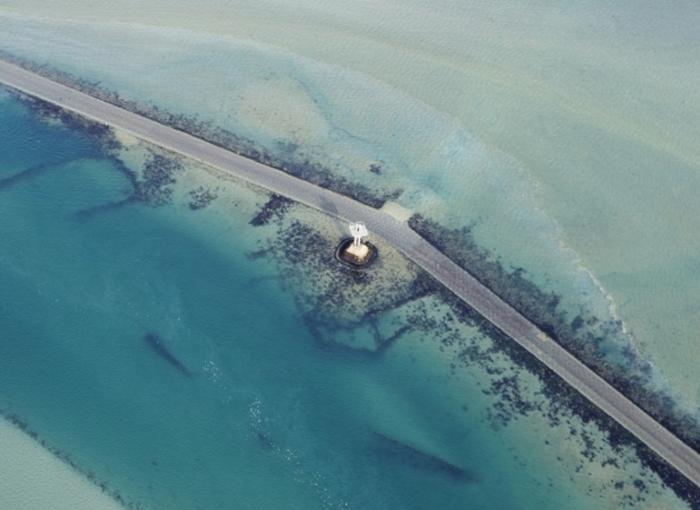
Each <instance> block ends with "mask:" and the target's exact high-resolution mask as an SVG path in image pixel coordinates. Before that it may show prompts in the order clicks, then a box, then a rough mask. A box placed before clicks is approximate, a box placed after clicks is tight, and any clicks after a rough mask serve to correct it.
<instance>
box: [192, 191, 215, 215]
mask: <svg viewBox="0 0 700 510" xmlns="http://www.w3.org/2000/svg"><path fill="white" fill-rule="evenodd" d="M218 190H219V188H216V189H215V190H214V191H213V192H212V191H211V190H210V189H208V188H204V187H203V186H200V187H199V188H197V189H193V190H191V191H189V192H188V193H187V194H188V195H189V196H190V199H191V200H190V202H189V204H187V205H188V206H189V208H190V209H191V210H193V211H199V210H201V209H205V208H206V207H208V206H209V204H211V203H212V202H213V201H214V200H216V199H217V198H218V195H217V194H216V191H218Z"/></svg>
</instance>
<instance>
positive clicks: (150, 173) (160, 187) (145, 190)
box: [134, 153, 182, 207]
mask: <svg viewBox="0 0 700 510" xmlns="http://www.w3.org/2000/svg"><path fill="white" fill-rule="evenodd" d="M181 171H182V163H180V161H179V160H178V159H175V158H171V157H165V156H162V155H160V154H155V153H151V157H150V159H149V160H148V161H147V162H146V163H145V165H144V167H143V172H142V175H141V179H139V180H138V181H136V187H135V190H134V198H135V199H136V200H137V201H139V202H141V203H144V204H146V205H150V206H152V207H159V206H163V205H169V204H171V203H172V194H173V190H172V188H171V187H170V186H171V185H172V184H175V182H176V180H175V175H176V173H178V172H181Z"/></svg>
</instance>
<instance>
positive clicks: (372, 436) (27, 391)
mask: <svg viewBox="0 0 700 510" xmlns="http://www.w3.org/2000/svg"><path fill="white" fill-rule="evenodd" d="M0 118H1V119H2V120H3V122H2V123H0V126H1V127H0V146H2V147H7V148H9V149H10V150H8V151H3V152H2V153H0V218H1V223H0V407H1V408H2V409H3V410H4V411H5V412H6V413H13V414H14V415H16V416H17V417H19V418H20V419H21V420H23V421H25V422H26V423H28V424H29V426H30V428H31V429H33V430H35V431H36V432H37V433H38V435H39V437H40V438H41V439H42V440H43V441H45V442H46V444H48V445H49V446H51V447H52V448H54V449H56V450H58V451H60V452H62V453H63V454H64V455H68V456H69V457H70V458H71V459H72V460H73V461H74V462H75V463H76V464H77V465H78V466H79V468H80V469H81V470H83V471H84V472H86V473H91V474H92V475H94V477H95V478H96V479H98V480H101V481H104V482H106V483H107V485H108V486H109V487H110V489H112V490H115V491H117V492H119V493H121V494H122V495H123V496H124V497H125V499H127V500H128V501H133V502H136V503H139V504H142V505H143V506H144V507H145V508H151V509H166V508H167V509H169V510H179V509H190V508H222V509H224V508H269V509H275V508H285V509H288V508H299V509H302V508H303V509H312V508H362V509H373V508H376V509H388V508H396V509H399V508H400V509H427V508H444V509H449V508H465V505H466V507H468V508H482V509H499V510H501V509H508V508H513V509H515V508H518V509H523V508H533V509H534V508H538V509H547V508H563V507H564V506H566V507H567V508H572V509H573V508H600V503H601V501H600V497H601V496H600V495H599V494H597V493H595V492H593V493H590V492H588V490H589V489H588V488H587V487H586V486H584V485H580V483H579V482H576V481H574V480H573V478H572V477H573V476H574V472H573V471H572V470H568V471H567V469H569V468H564V467H561V466H559V467H557V465H556V464H547V462H548V461H547V458H554V457H555V456H556V455H564V453H559V454H557V453H556V451H549V449H551V448H552V447H550V446H547V447H545V446H544V444H543V442H542V440H541V437H547V434H546V433H545V434H544V435H538V436H537V437H535V436H533V437H530V438H528V439H527V440H526V441H522V442H521V441H520V440H519V439H518V438H519V434H520V435H521V436H522V432H518V431H519V428H518V427H519V426H518V425H511V426H510V428H509V429H508V431H507V432H506V431H503V432H500V431H499V430H498V429H497V428H494V426H493V421H489V420H488V419H486V418H485V415H486V414H487V409H488V406H489V405H490V404H489V403H488V402H487V400H486V397H484V396H483V393H482V391H481V389H480V388H478V387H476V386H474V385H473V383H472V385H470V384H464V383H463V382H460V381H456V382H455V380H454V379H451V378H450V377H449V376H448V374H447V373H446V371H447V368H448V367H447V365H446V364H444V363H443V364H440V363H436V362H435V361H434V360H433V359H431V358H430V357H429V356H427V357H424V358H423V357H421V356H418V355H417V354H416V352H420V351H414V352H413V354H411V352H412V351H408V350H406V344H410V343H411V342H415V340H410V339H409V341H406V342H404V343H403V344H402V346H399V347H397V348H396V349H395V351H390V354H388V355H385V356H383V357H379V358H377V357H368V356H366V355H361V354H360V353H357V352H352V351H347V350H337V349H330V348H328V347H323V346H321V345H319V344H318V343H317V342H316V341H315V340H314V339H313V336H312V335H311V334H310V332H309V331H308V329H307V326H306V325H305V323H304V322H303V320H302V319H301V317H299V314H298V310H297V308H296V306H295V304H294V300H293V296H292V295H289V294H287V293H285V292H284V291H282V290H281V289H280V287H279V285H278V283H277V280H276V279H275V276H276V275H277V271H278V268H277V266H276V265H275V264H274V263H273V262H272V261H271V260H267V259H257V260H253V259H251V258H249V257H248V256H247V255H246V254H247V252H248V251H249V250H251V249H252V248H253V246H252V245H249V241H248V240H247V237H246V234H245V232H241V233H239V234H235V233H233V232H232V233H231V235H238V236H239V239H240V241H239V248H240V249H239V250H234V251H231V250H223V249H220V248H221V247H220V246H218V247H217V236H218V235H221V232H222V231H225V230H226V229H225V228H223V227H222V226H221V225H218V224H216V220H215V218H214V217H212V216H208V217H207V216H201V218H202V219H201V220H197V219H196V218H200V217H199V216H194V218H195V219H194V220H191V218H190V217H189V216H188V218H189V219H190V220H191V221H189V220H188V221H184V220H183V218H184V216H183V215H190V214H199V213H194V212H189V211H188V210H185V209H183V208H180V209H178V208H176V207H163V208H151V207H146V206H143V205H136V204H129V205H124V206H122V207H116V208H112V209H109V210H106V211H104V212H102V213H100V214H95V215H92V216H89V217H85V216H81V215H80V214H78V213H79V212H80V211H84V210H89V209H92V208H94V207H97V206H100V205H104V204H110V203H117V202H119V201H121V200H123V199H124V198H126V197H127V196H128V195H129V193H130V183H129V180H128V179H127V177H126V176H125V175H124V174H123V173H121V172H120V171H119V170H118V169H117V167H116V166H115V165H114V163H113V162H112V161H111V160H109V159H108V158H106V157H105V156H104V155H103V154H102V153H101V151H100V149H99V148H98V146H97V144H96V142H95V141H93V140H91V139H90V138H88V137H87V136H85V135H83V134H80V133H75V132H69V131H67V130H66V129H65V128H62V127H56V126H54V127H49V126H48V125H46V124H43V123H39V122H38V121H37V120H36V119H35V118H34V117H33V116H32V115H30V114H29V113H28V112H27V111H26V110H25V109H24V107H23V106H22V105H20V104H19V103H17V102H16V101H14V100H13V99H11V98H10V97H9V96H0ZM183 211H184V212H183ZM213 218H214V219H213ZM246 222H247V218H245V219H244V220H243V221H242V223H243V224H245V223H246ZM239 223H240V222H239ZM193 225H194V227H193ZM247 243H248V244H247ZM149 334H152V335H157V337H158V338H160V342H162V344H161V345H162V346H164V348H165V349H167V351H168V352H169V353H170V356H171V357H169V356H168V355H167V354H165V353H164V352H162V351H161V352H160V353H159V352H157V349H154V348H153V347H152V345H149V343H148V342H147V341H146V338H147V335H149ZM425 340H427V341H428V342H430V340H431V339H430V338H426V339H425ZM426 352H428V353H429V352H430V351H429V350H428V351H426ZM523 430H525V429H523ZM567 430H568V429H567ZM379 434H381V435H379ZM382 436H388V437H390V438H391V439H386V438H383V437H382ZM521 439H522V437H521ZM394 440H395V441H401V442H403V443H405V445H404V446H401V445H399V444H398V443H396V442H394ZM547 444H549V443H547ZM406 445H409V446H406ZM555 447H556V448H559V445H558V444H557V445H556V446H555ZM562 448H563V450H562V452H564V451H566V448H575V447H574V446H573V443H572V445H571V446H570V447H564V446H562ZM543 449H547V450H548V451H547V452H543ZM420 452H429V453H428V454H425V453H420ZM567 455H568V453H567ZM436 458H440V459H443V460H446V461H447V462H449V463H451V466H452V467H448V466H446V465H445V464H444V463H442V462H441V461H438V460H436ZM455 466H456V467H458V468H459V469H460V470H461V471H460V472H459V473H458V474H455V472H454V470H453V468H454V467H455ZM631 476H632V475H631ZM577 484H578V485H577Z"/></svg>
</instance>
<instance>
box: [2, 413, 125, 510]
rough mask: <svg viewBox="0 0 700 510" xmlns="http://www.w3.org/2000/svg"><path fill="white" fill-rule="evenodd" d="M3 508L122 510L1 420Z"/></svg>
mask: <svg viewBox="0 0 700 510" xmlns="http://www.w3.org/2000/svg"><path fill="white" fill-rule="evenodd" d="M0 452H2V453H1V454H0V508H7V509H10V508H15V509H20V508H21V509H22V510H35V509H36V510H46V509H48V508H70V509H72V510H83V509H85V510H123V509H122V507H121V506H120V505H119V504H118V503H117V502H116V501H114V500H113V499H112V498H110V497H109V496H108V495H106V494H104V493H103V492H102V491H101V490H100V488H99V487H97V486H96V485H93V484H92V483H90V481H88V480H87V479H85V477H83V476H82V475H80V474H79V473H76V472H75V471H74V470H73V469H71V467H70V466H68V465H66V464H65V463H63V462H62V461H61V460H60V459H58V458H56V457H55V456H54V455H52V454H51V453H50V452H49V451H47V450H46V449H44V448H42V447H41V445H39V444H38V443H37V442H36V441H34V440H32V439H31V438H30V437H28V436H27V435H26V434H24V433H23V432H22V431H21V430H19V429H17V428H16V427H15V426H13V425H12V424H10V423H8V422H7V421H5V420H3V419H0Z"/></svg>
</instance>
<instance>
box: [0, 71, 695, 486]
mask: <svg viewBox="0 0 700 510" xmlns="http://www.w3.org/2000/svg"><path fill="white" fill-rule="evenodd" d="M0 83H4V84H5V85H7V86H9V87H11V88H14V89H17V90H20V91H22V92H24V93H26V94H29V95H31V96H35V97H38V98H41V99H44V100H46V101H49V102H51V103H54V104H56V105H59V106H61V107H63V108H66V109H68V110H72V111H74V112H77V113H79V114H81V115H84V116H86V117H88V118H91V119H94V120H96V121H98V122H101V123H104V124H107V125H110V126H113V127H115V128H117V129H120V130H123V131H126V132H129V133H131V134H132V135H134V136H136V137H138V138H141V139H143V140H147V141H149V142H151V143H154V144H156V145H159V146H161V147H164V148H166V149H169V150H171V151H173V152H176V153H178V154H181V155H183V156H186V157H188V158H191V159H193V160H196V161H199V162H202V163H204V164H206V165H209V166H212V167H214V168H217V169H219V170H222V171H224V172H229V173H231V174H233V175H235V176H237V177H240V178H242V179H245V180H247V181H249V182H252V183H254V184H257V185H258V186H261V187H264V188H267V189H269V190H270V191H272V192H274V193H277V194H280V195H284V196H286V197H289V198H291V199H292V200H295V201H298V202H301V203H303V204H306V205H308V206H310V207H313V208H315V209H318V210H320V211H322V212H324V213H326V214H329V215H332V216H335V217H337V218H340V219H343V220H345V221H348V222H350V221H364V222H365V223H366V224H367V225H368V226H369V228H370V229H371V231H372V232H373V233H374V234H377V235H379V236H380V237H382V238H383V239H385V240H386V241H387V242H389V243H390V244H392V245H393V246H394V247H395V248H397V249H398V250H399V251H401V252H402V253H403V254H404V255H405V256H406V257H408V258H409V259H411V260H412V261H414V262H415V263H416V264H418V265H419V266H420V267H422V268H423V269H424V270H425V271H427V272H428V273H430V274H431V275H432V276H433V277H434V278H435V279H436V280H438V281H439V282H441V283H442V284H443V285H445V286H446V287H447V288H448V289H450V290H451V291H452V292H454V293H455V294H456V295H457V296H458V297H459V298H460V299H462V300H463V301H464V302H465V303H467V304H468V305H469V306H471V307H472V308H474V309H475V310H476V311H477V312H479V313H480V314H481V315H483V316H484V317H485V318H486V319H488V320H489V321H490V322H492V323H493V324H494V325H495V326H496V327H498V328H499V329H501V330H502V331H503V332H504V333H506V334H507V335H508V336H509V337H510V338H512V339H513V340H514V341H516V342H518V343H519V344H520V345H521V346H523V347H524V348H525V349H527V350H528V351H529V352H531V353H532V354H533V355H534V356H535V357H537V358H538V359H539V360H540V361H541V362H542V363H544V364H545V365H547V366H548V367H549V368H550V369H552V370H553V371H554V372H556V373H557V374H558V375H559V376H560V377H561V378H562V379H564V380H565V381H566V382H567V383H569V384H570V385H571V386H573V387H574V388H576V389H577V390H578V391H579V392H581V393H582V394H583V395H584V396H585V397H586V398H588V399H589V400H590V401H591V402H593V403H594V404H595V405H596V406H598V407H599V408H600V409H602V410H603V411H604V412H606V413H607V414H609V415H610V416H611V417H612V418H614V419H615V420H616V421H618V422H619V423H620V424H621V425H622V426H624V427H625V428H626V429H628V430H629V431H630V432H631V433H632V434H634V435H635V436H637V437H638V438H639V439H640V440H641V441H642V442H644V443H645V444H646V445H648V446H649V447H650V448H651V449H652V450H654V451H655V452H656V453H658V454H659V455H660V456H661V457H662V458H664V459H665V460H666V461H667V462H668V463H669V464H671V465H672V466H674V467H675V468H676V469H677V470H678V471H680V472H681V473H682V474H683V475H685V476H686V477H687V478H688V479H689V480H691V481H692V482H693V483H694V484H695V485H697V486H698V487H700V455H698V454H697V453H696V452H695V451H694V450H693V449H691V448H690V447H688V446H687V445H686V444H685V443H683V442H682V441H680V440H679V439H678V438H677V437H676V436H674V435H673V434H672V433H671V432H669V431H668V430H667V429H665V428H664V427H662V426H661V425H660V424H659V423H658V422H656V421H655V420H654V419H653V418H651V417H650V416H649V415H648V414H646V413H645V412H644V411H642V410H641V409H640V408H639V407H638V406H636V405H635V404H634V403H632V402H631V401H630V400H629V399H627V398H626V397H625V396H624V395H622V394H621V393H620V392H619V391H617V390H616V389H615V388H613V387H612V386H610V385H609V384H608V383H606V382H605V381H604V380H603V379H601V378H600V377H599V376H597V375H596V374H595V373H594V372H592V371H591V370H590V369H588V368H587V367H586V366H585V365H584V364H583V363H581V362H580V361H579V360H578V359H576V358H575V357H574V356H572V355H571V354H569V352H568V351H566V350H565V349H563V348H562V347H561V346H559V344H557V343H556V342H554V341H553V340H552V339H550V338H549V337H547V335H546V334H545V333H544V332H542V331H541V330H540V329H538V328H537V327H536V326H535V325H534V324H532V323H531V322H530V321H529V320H528V319H526V318H525V317H523V316H522V315H521V314H520V313H519V312H518V311H516V310H515V309H513V308H512V307H511V306H510V305H508V304H507V303H506V302H504V301H503V300H502V299H500V298H499V297H498V296H496V295H495V294H494V293H493V292H491V291H490V290H489V289H488V288H486V287H485V286H484V285H482V284H481V283H479V281H478V280H476V279H475V278H474V277H473V276H471V275H470V274H469V273H467V272H466V271H464V270H463V269H462V268H460V267H459V266H457V264H455V263H454V262H452V261H451V260H450V259H449V258H447V257H446V256H445V255H444V254H443V253H441V252H440V251H439V250H437V249H436V248H435V247H433V246H432V245H431V244H429V243H428V242H427V241H426V240H425V239H423V238H422V237H421V236H419V235H418V234H416V233H415V232H414V231H413V230H411V228H409V227H408V225H407V224H406V223H405V222H401V221H399V220H397V219H395V218H393V217H392V216H390V215H388V214H385V213H383V212H381V211H379V210H377V209H373V208H371V207H369V206H366V205H363V204H361V203H359V202H356V201H354V200H352V199H351V198H348V197H346V196H343V195H339V194H337V193H334V192H332V191H329V190H326V189H323V188H319V187H318V186H315V185H313V184H310V183H308V182H306V181H302V180H300V179H297V178H295V177H292V176H291V175H288V174H285V173H284V172H281V171H279V170H276V169H274V168H271V167H268V166H265V165H263V164H260V163H257V162H256V161H253V160H251V159H247V158H244V157H242V156H239V155H237V154H235V153H233V152H230V151H228V150H226V149H222V148H221V147H217V146H215V145H213V144H211V143H208V142H205V141H203V140H201V139H199V138H196V137H194V136H191V135H188V134H187V133H184V132H182V131H177V130H175V129H173V128H170V127H168V126H165V125H163V124H159V123H157V122H154V121H152V120H149V119H147V118H145V117H142V116H140V115H136V114H133V113H131V112H128V111H126V110H124V109H121V108H119V107H116V106H113V105H110V104H107V103H105V102H103V101H100V100H98V99H96V98H94V97H92V96H89V95H87V94H84V93H82V92H78V91H76V90H74V89H71V88H69V87H66V86H64V85H61V84H59V83H56V82H54V81H51V80H48V79H46V78H43V77H41V76H39V75H37V74H34V73H31V72H28V71H26V70H24V69H21V68H19V67H17V66H14V65H12V64H9V63H6V62H3V61H2V60H0Z"/></svg>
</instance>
